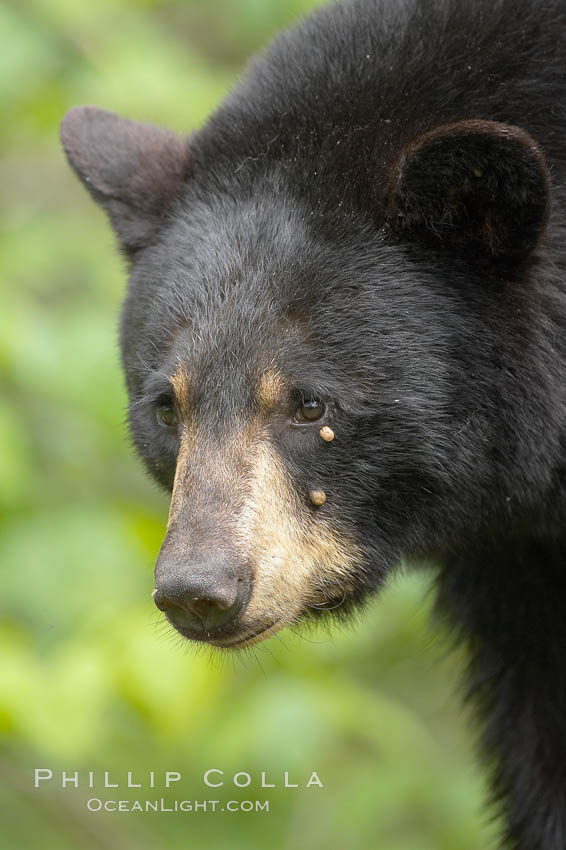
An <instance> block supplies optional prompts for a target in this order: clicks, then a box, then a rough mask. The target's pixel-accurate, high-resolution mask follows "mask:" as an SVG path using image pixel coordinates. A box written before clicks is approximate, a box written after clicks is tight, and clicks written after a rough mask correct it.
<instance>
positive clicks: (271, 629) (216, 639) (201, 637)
mask: <svg viewBox="0 0 566 850" xmlns="http://www.w3.org/2000/svg"><path fill="white" fill-rule="evenodd" d="M171 625H172V626H173V628H174V629H175V631H177V632H179V634H181V635H182V636H183V637H185V638H187V639H188V640H191V641H194V642H195V643H208V644H210V645H211V646H215V647H217V648H218V649H243V648H244V647H246V646H252V645H253V644H255V643H259V641H262V640H265V639H266V638H268V637H270V635H272V634H274V633H275V632H276V631H278V630H279V629H280V628H282V621H281V620H280V619H279V620H272V621H271V622H270V623H267V624H265V623H257V624H255V625H253V624H252V625H251V626H249V627H248V628H245V629H242V628H241V627H240V628H239V629H231V630H226V629H222V630H218V631H217V632H216V633H215V632H208V633H207V632H197V631H192V630H191V629H186V628H183V627H182V626H178V625H175V624H174V623H171Z"/></svg>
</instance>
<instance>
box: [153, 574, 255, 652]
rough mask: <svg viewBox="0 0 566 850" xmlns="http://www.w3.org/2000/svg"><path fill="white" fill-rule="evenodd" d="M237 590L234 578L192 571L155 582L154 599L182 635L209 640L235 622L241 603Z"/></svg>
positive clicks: (238, 587) (239, 585)
mask: <svg viewBox="0 0 566 850" xmlns="http://www.w3.org/2000/svg"><path fill="white" fill-rule="evenodd" d="M240 587H241V583H240V582H238V580H237V578H236V577H229V576H223V577H222V578H221V579H219V577H218V576H217V575H216V574H213V573H212V574H211V573H204V572H199V571H191V573H190V574H187V575H178V574H177V575H173V576H165V577H163V578H162V579H160V580H158V581H157V583H156V587H155V590H154V591H153V600H154V602H155V604H156V605H157V607H158V608H159V610H160V611H164V612H165V613H166V614H167V617H168V618H169V619H170V620H171V622H172V624H173V625H174V626H175V627H176V628H178V629H179V630H180V631H181V632H190V633H191V636H193V635H195V633H196V635H199V634H202V635H203V637H205V636H206V637H210V635H211V633H214V632H216V631H218V630H219V629H221V628H222V627H224V626H227V625H228V624H229V623H230V622H232V621H233V620H235V618H236V616H237V615H238V613H239V611H240V609H241V607H242V603H243V592H241V591H240Z"/></svg>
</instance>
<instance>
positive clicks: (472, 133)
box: [387, 120, 550, 264]
mask: <svg viewBox="0 0 566 850" xmlns="http://www.w3.org/2000/svg"><path fill="white" fill-rule="evenodd" d="M387 194H388V198H387V219H388V222H389V224H390V226H391V227H392V229H393V230H395V231H397V232H399V233H403V234H405V235H407V236H409V237H412V238H418V239H422V240H425V241H427V242H428V243H429V244H430V243H431V244H434V245H435V246H437V247H440V248H442V249H445V250H448V251H451V252H455V253H457V254H460V255H466V256H467V257H468V259H470V260H472V261H482V260H483V261H485V260H491V261H493V260H503V261H508V262H510V263H514V264H518V263H521V262H524V261H525V260H526V259H527V258H528V257H529V255H530V253H531V252H532V251H533V249H534V248H535V247H536V245H537V242H538V240H539V238H540V236H541V234H542V233H543V231H544V228H545V225H546V222H547V219H548V210H549V198H550V175H549V170H548V166H547V164H546V162H545V159H544V156H543V154H542V152H541V150H540V148H539V147H538V145H537V143H536V142H535V141H534V139H533V138H532V137H531V136H530V135H529V134H528V133H526V132H525V131H524V130H521V129H520V128H519V127H512V126H510V125H507V124H498V123H496V122H494V121H479V120H473V121H461V122H458V123H455V124H445V125H442V126H440V127H437V128H436V129H434V130H432V131H431V132H429V133H425V134H424V135H422V136H419V137H418V138H417V139H416V140H415V141H414V142H412V143H411V144H410V145H408V147H407V148H405V150H404V151H403V153H402V155H401V157H400V159H399V160H398V162H397V164H396V166H395V168H394V171H393V175H392V178H391V181H390V184H389V189H388V192H387Z"/></svg>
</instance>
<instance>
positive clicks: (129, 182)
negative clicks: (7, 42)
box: [61, 106, 191, 258]
mask: <svg viewBox="0 0 566 850" xmlns="http://www.w3.org/2000/svg"><path fill="white" fill-rule="evenodd" d="M61 141H62V143H63V148H64V150H65V153H66V154H67V158H68V160H69V163H70V164H71V166H72V168H73V170H74V171H75V172H76V174H77V175H78V177H79V178H80V179H81V181H82V182H83V183H84V185H85V186H86V188H87V189H88V190H89V192H90V193H91V195H92V196H93V198H94V200H95V201H96V202H97V203H99V204H100V205H101V206H102V207H103V208H104V209H105V210H106V212H107V213H108V216H109V218H110V221H111V223H112V226H113V227H114V230H115V231H116V234H117V236H118V239H119V240H120V244H121V247H122V249H123V251H124V253H125V254H126V255H127V256H129V257H130V258H131V257H133V255H134V254H135V253H136V251H137V250H138V249H139V248H142V247H143V246H144V245H147V243H148V242H149V241H150V240H151V238H152V237H153V236H154V235H155V234H156V233H157V231H158V230H159V228H160V226H161V224H162V222H163V217H164V214H165V212H166V210H167V208H168V207H169V206H170V204H171V203H172V202H173V200H174V199H175V197H176V196H177V195H178V194H179V192H180V190H181V187H182V186H183V183H184V182H185V180H186V179H187V176H188V174H189V169H190V165H191V154H190V148H189V140H188V139H187V138H181V137H179V136H177V135H175V133H173V132H172V131H171V130H165V129H162V128H160V127H155V126H153V125H151V124H142V123H139V122H136V121H129V120H128V119H126V118H120V117H119V116H118V115H115V114H114V113H113V112H107V111H106V110H105V109H97V108H96V107H94V106H77V107H74V108H73V109H70V110H69V112H67V114H66V115H65V117H64V118H63V121H62V123H61Z"/></svg>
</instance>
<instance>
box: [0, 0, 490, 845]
mask: <svg viewBox="0 0 566 850" xmlns="http://www.w3.org/2000/svg"><path fill="white" fill-rule="evenodd" d="M311 5H312V3H311V2H309V0H238V2H237V3H236V2H233V0H209V2H207V3H202V2H199V0H186V2H182V0H167V1H166V0H98V2H96V3H78V2H76V0H19V2H18V3H15V2H14V3H12V4H8V5H4V6H0V28H1V31H2V36H3V38H2V45H3V47H2V52H1V55H0V101H1V105H2V115H3V122H2V129H1V131H0V144H1V150H2V153H3V163H2V165H1V176H2V181H1V185H2V191H3V193H4V197H5V203H4V205H3V209H4V211H5V220H4V222H3V225H4V226H3V228H2V229H1V236H0V257H1V258H2V259H1V262H2V271H1V274H2V277H1V287H2V305H3V306H2V310H0V378H1V381H2V394H1V397H0V445H1V446H2V452H1V453H0V516H1V527H0V562H1V563H2V566H3V570H4V572H3V592H2V596H1V603H0V604H1V606H2V611H3V620H4V625H3V627H2V631H1V633H0V655H1V656H2V657H1V669H2V671H3V687H2V696H1V698H0V732H1V733H2V739H3V761H2V770H3V782H2V785H3V787H4V792H3V794H4V800H3V816H2V823H3V830H2V838H1V839H0V843H1V844H2V846H3V847H6V848H18V850H38V849H39V850H51V848H53V850H55V849H56V850H67V848H78V847H80V848H84V850H94V848H113V850H114V848H116V849H117V850H129V848H136V850H140V848H141V850H144V848H155V850H160V848H164V847H167V848H186V847H194V848H199V849H200V848H204V847H207V848H208V847H210V848H213V850H224V848H226V850H228V848H230V850H234V848H244V847H245V848H248V850H255V848H257V850H259V848H265V847H269V848H272V850H290V848H296V847H306V848H309V850H319V848H320V850H339V848H343V847H346V846H347V847H348V848H351V850H357V848H360V850H362V848H363V850H367V848H379V850H473V848H481V849H482V850H483V848H485V847H486V846H487V843H488V842H487V834H486V830H485V827H484V826H482V819H481V815H480V800H481V799H482V794H483V789H482V781H481V779H480V778H479V775H478V773H477V771H476V770H475V769H473V768H472V766H471V763H472V762H471V754H470V745H469V737H468V735H467V734H466V732H465V731H464V729H463V726H462V720H461V718H460V715H459V713H458V705H457V701H456V700H455V698H454V697H453V694H452V692H453V689H454V685H453V681H454V677H455V671H456V668H457V664H456V663H455V662H453V661H447V660H446V657H445V652H444V648H442V645H441V644H439V643H436V642H433V641H431V640H430V638H429V637H428V636H427V617H428V609H429V603H428V602H427V601H426V588H427V583H428V580H427V579H426V578H423V577H414V576H413V577H411V578H406V577H405V578H403V579H402V580H400V581H399V583H396V584H395V585H394V586H392V587H391V588H390V589H389V591H388V592H387V593H386V594H385V595H384V597H383V598H382V599H381V600H379V601H378V602H376V604H375V605H373V606H372V608H371V611H370V612H369V613H368V614H367V615H366V616H365V617H363V618H362V619H361V621H360V622H359V623H357V624H356V625H355V626H354V627H353V628H352V629H350V630H349V631H347V632H343V633H338V634H333V635H332V636H329V635H327V634H326V633H325V632H322V631H319V632H313V633H307V634H305V635H303V636H298V635H296V634H294V633H284V634H283V635H282V636H281V637H280V638H279V639H272V640H271V641H270V642H269V643H268V644H266V645H262V646H260V647H258V648H257V649H256V650H254V651H253V652H250V653H249V654H247V655H244V656H238V657H236V656H229V657H227V658H226V657H220V656H214V655H213V656H211V655H210V654H209V653H208V652H198V651H196V650H195V649H193V648H187V647H185V646H183V645H182V644H180V643H179V642H178V641H177V639H176V638H174V637H173V636H172V635H171V633H170V632H169V631H167V630H166V629H164V628H163V624H162V623H160V621H159V618H158V616H157V614H156V613H154V611H153V607H152V603H151V597H150V591H151V588H152V576H151V570H152V565H153V562H154V559H155V557H156V553H157V551H158V548H159V545H160V540H161V536H162V534H163V529H164V523H165V518H166V511H167V503H166V499H165V497H164V496H162V495H161V494H160V493H158V492H156V490H155V488H154V487H153V486H152V485H151V484H150V483H149V482H148V481H147V480H146V479H145V477H144V476H143V474H142V472H141V470H140V468H139V465H138V463H137V462H136V461H135V459H134V458H133V456H132V453H131V450H130V448H129V446H128V440H127V434H126V430H125V427H124V423H123V419H124V408H125V395H124V388H123V384H122V378H121V375H120V370H119V357H118V352H117V344H116V328H117V316H118V310H119V303H120V299H121V293H122V290H123V285H124V280H123V278H124V275H123V269H122V268H121V264H120V262H119V260H118V258H117V256H116V254H115V252H114V251H113V245H112V239H111V236H110V233H109V231H108V229H107V228H106V224H105V222H104V221H103V219H102V215H101V213H100V212H99V211H98V210H96V209H95V208H94V206H93V205H92V204H91V202H90V200H89V199H88V197H87V195H86V193H85V192H84V190H83V189H82V188H80V187H79V185H78V183H77V182H76V181H75V179H74V177H73V176H72V174H71V173H70V171H69V170H68V168H67V166H66V164H65V163H64V161H63V157H62V155H61V152H60V150H59V145H58V124H59V121H60V118H61V116H62V115H63V113H64V112H65V110H66V109H67V108H68V107H70V106H72V105H74V104H77V103H95V104H98V105H101V106H105V107H107V108H110V109H114V110H116V111H120V112H123V113H125V114H127V115H129V116H130V117H133V118H143V119H145V120H153V121H156V122H160V123H163V124H167V125H169V126H172V127H173V128H175V129H177V130H187V129H190V128H192V127H196V126H198V124H199V123H200V122H202V121H203V120H204V118H205V116H206V115H207V114H208V113H209V112H210V110H211V109H212V108H213V107H214V105H215V104H216V103H217V102H218V101H219V100H220V98H221V97H222V96H223V94H224V93H225V92H226V91H227V90H228V88H229V87H230V85H231V84H232V83H233V81H234V79H235V78H236V76H237V74H238V73H239V72H240V70H241V68H242V65H243V63H244V61H245V59H246V58H247V57H248V55H249V54H250V53H251V52H253V51H254V50H255V49H257V48H258V47H260V46H261V45H262V44H264V43H265V42H266V40H267V39H268V38H269V36H270V35H271V34H272V32H273V31H274V30H276V29H277V28H279V27H281V26H283V25H285V24H286V23H288V22H289V21H291V20H292V19H293V18H294V17H296V16H297V15H299V14H300V13H302V12H304V11H306V10H308V8H309V7H310V6H311ZM48 766H49V767H51V768H52V769H53V770H61V769H64V770H67V771H74V770H83V771H87V770H94V771H98V772H102V771H104V770H108V771H110V772H111V773H112V774H116V775H117V776H119V777H120V778H122V779H123V778H124V777H125V773H126V771H128V770H131V771H133V772H134V773H135V774H139V775H144V776H147V774H148V772H149V771H150V770H154V771H156V772H157V773H159V772H160V771H164V770H179V771H181V772H182V774H183V777H184V781H183V788H182V792H180V791H179V789H177V788H173V789H172V790H171V791H170V792H165V791H163V789H162V788H158V789H156V790H155V791H151V790H148V789H143V791H141V792H139V793H138V792H136V791H135V790H130V791H124V789H123V788H122V789H120V791H119V792H114V793H113V792H112V790H110V789H109V790H107V791H104V790H102V791H100V790H97V791H96V792H93V791H89V789H87V788H84V787H83V788H79V789H76V790H75V789H67V790H64V791H63V790H61V789H60V788H53V787H51V786H50V787H49V788H47V787H41V788H40V789H39V790H34V789H33V785H32V771H33V768H34V767H48ZM209 767H220V768H222V769H223V770H224V771H225V772H226V776H227V777H228V776H230V775H231V774H232V773H234V772H237V771H239V770H247V771H249V772H251V773H252V774H254V776H256V777H258V779H259V775H260V773H261V771H266V772H267V774H268V779H269V781H271V782H277V783H278V785H279V787H277V788H276V789H268V790H263V791H262V790H261V788H258V787H257V785H254V786H252V789H238V788H236V787H234V786H233V785H227V786H226V787H225V788H221V789H214V791H213V789H207V788H206V787H205V786H204V785H203V782H202V773H203V771H204V770H205V769H206V768H209ZM313 770H317V771H318V772H319V775H320V777H321V779H322V780H323V782H324V784H325V787H324V789H322V790H321V789H318V788H316V787H315V788H310V789H304V788H301V789H283V788H281V787H280V783H281V782H282V779H283V773H284V771H288V772H289V775H290V778H291V780H292V781H297V782H300V783H302V784H304V782H305V781H306V780H307V779H308V776H309V775H310V773H311V771H313ZM93 793H94V795H95V796H101V797H105V798H111V797H112V796H118V797H119V798H120V799H125V798H128V799H135V798H136V796H140V797H143V798H145V797H152V796H155V797H161V796H164V797H165V798H167V799H174V798H179V797H181V798H187V799H193V800H203V799H219V800H221V802H222V803H223V804H224V803H225V802H226V801H228V800H231V799H236V800H237V799H252V800H254V799H269V800H270V802H271V811H270V812H269V813H257V814H245V813H238V814H228V813H216V814H210V813H193V814H182V813H175V814H169V815H165V814H151V813H150V814H145V813H144V814H134V813H131V814H94V813H90V812H88V811H87V810H86V808H85V800H86V799H88V798H89V797H91V796H93Z"/></svg>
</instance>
